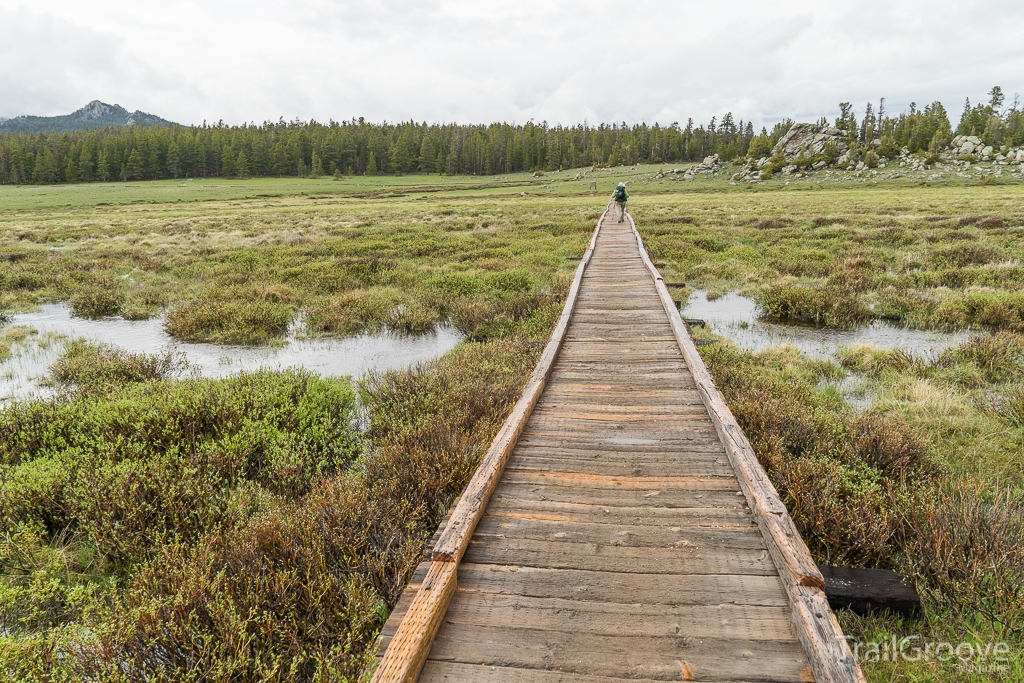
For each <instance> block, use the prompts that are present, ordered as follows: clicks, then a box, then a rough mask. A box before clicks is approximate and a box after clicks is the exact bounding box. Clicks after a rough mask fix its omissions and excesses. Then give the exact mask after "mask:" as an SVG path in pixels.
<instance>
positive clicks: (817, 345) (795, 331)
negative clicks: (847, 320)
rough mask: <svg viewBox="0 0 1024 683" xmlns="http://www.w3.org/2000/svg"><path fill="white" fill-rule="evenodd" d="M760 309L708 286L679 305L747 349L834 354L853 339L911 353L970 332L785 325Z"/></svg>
mask: <svg viewBox="0 0 1024 683" xmlns="http://www.w3.org/2000/svg"><path fill="white" fill-rule="evenodd" d="M758 313H759V310H758V306H757V304H756V303H754V302H753V301H752V300H751V299H748V298H746V297H744V296H740V295H739V294H726V295H725V296H722V297H719V298H717V299H714V300H713V301H708V298H707V294H706V292H703V291H699V290H698V291H695V292H694V293H693V294H692V295H691V296H690V299H689V301H688V302H687V304H686V307H685V308H684V309H683V315H684V316H685V317H687V318H700V319H701V320H704V321H705V322H707V324H708V327H709V328H710V330H711V331H712V332H714V333H715V334H719V335H721V336H723V337H726V338H727V339H729V340H730V341H732V342H733V343H734V344H736V346H738V347H739V348H741V349H743V350H745V351H761V350H763V349H767V348H771V347H773V346H782V345H784V344H792V345H793V346H795V347H797V348H798V349H799V350H800V351H801V352H802V353H804V354H806V355H808V356H811V357H812V358H821V359H832V358H834V357H835V355H836V351H838V350H839V349H840V348H842V347H844V346H853V345H855V344H869V345H871V346H877V347H880V348H886V349H903V350H905V351H907V352H910V353H914V354H928V353H940V352H942V351H945V350H946V349H948V348H950V347H952V346H956V345H958V344H961V343H963V342H964V341H966V340H967V338H968V337H970V336H971V333H970V332H930V331H926V330H911V329H907V328H904V327H897V326H895V325H891V324H889V323H887V322H884V321H880V320H876V321H874V322H872V323H871V324H870V325H865V326H863V327H859V328H857V329H854V330H834V329H829V328H824V327H813V326H810V325H784V324H780V323H773V322H768V321H764V320H760V319H759V317H758Z"/></svg>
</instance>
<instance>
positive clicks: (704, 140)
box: [0, 114, 788, 184]
mask: <svg viewBox="0 0 1024 683" xmlns="http://www.w3.org/2000/svg"><path fill="white" fill-rule="evenodd" d="M787 129H788V126H786V125H778V126H776V127H775V129H774V130H773V131H772V133H768V132H767V131H762V134H764V135H771V136H772V137H773V138H774V139H776V140H777V139H778V138H779V137H780V136H781V135H782V134H783V133H785V131H786V130H787ZM753 137H754V127H753V125H752V124H750V123H744V122H743V121H740V122H738V123H737V122H736V121H735V119H734V118H733V116H732V114H726V115H725V116H723V117H722V120H721V121H717V120H716V119H714V118H713V119H711V122H710V123H708V124H706V125H700V126H694V124H693V121H692V120H690V121H689V122H688V123H687V125H686V126H685V127H683V126H680V125H678V124H672V125H671V126H667V127H662V126H659V125H657V124H654V125H647V124H637V125H634V126H628V125H626V124H625V123H623V124H621V125H615V124H613V125H599V126H596V127H591V126H588V125H578V126H573V127H567V126H553V127H552V126H548V125H547V124H546V123H541V124H536V123H533V122H530V123H527V124H523V125H509V124H504V123H501V124H491V125H455V124H448V125H438V124H434V125H428V124H426V123H415V122H412V121H410V122H406V123H382V124H374V123H368V122H366V121H364V120H363V119H358V120H352V121H345V122H340V123H339V122H330V123H328V124H321V123H317V122H315V121H311V122H309V123H305V122H299V121H295V122H285V121H279V122H277V123H265V124H263V125H261V126H226V125H224V124H217V125H214V126H208V125H206V124H204V125H202V126H177V125H174V126H165V127H157V128H106V129H102V130H90V131H80V132H72V133H7V134H0V183H6V184H20V183H38V184H47V183H65V182H84V181H92V180H104V181H111V180H129V181H130V180H151V179H160V178H186V177H190V178H209V177H220V178H232V177H252V176H257V177H259V176H293V177H294V176H299V177H306V176H321V175H333V174H366V175H375V174H399V173H416V172H419V173H447V174H476V175H480V174H484V175H492V174H499V173H515V172H519V171H537V170H554V169H559V168H578V167H581V166H591V165H613V166H614V165H619V164H632V163H636V162H649V163H672V162H684V161H691V160H697V159H702V158H704V157H705V156H707V155H709V154H714V153H718V154H720V155H722V156H723V157H726V158H733V157H737V156H742V155H743V154H745V153H746V151H747V148H748V146H749V144H750V140H751V139H752V138H753Z"/></svg>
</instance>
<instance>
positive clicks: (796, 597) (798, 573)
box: [628, 216, 865, 683]
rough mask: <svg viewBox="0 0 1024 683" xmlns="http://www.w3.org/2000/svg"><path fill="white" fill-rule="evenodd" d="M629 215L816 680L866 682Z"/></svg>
mask: <svg viewBox="0 0 1024 683" xmlns="http://www.w3.org/2000/svg"><path fill="white" fill-rule="evenodd" d="M628 218H629V223H630V226H631V227H632V229H633V234H634V236H635V237H636V241H637V246H638V247H639V249H640V255H641V257H642V258H643V261H644V264H645V265H646V266H647V268H648V270H649V271H650V273H651V277H652V278H654V281H655V286H656V287H657V289H658V296H659V297H660V299H661V303H662V307H663V308H664V309H665V313H666V314H667V315H668V317H669V322H670V323H671V325H672V332H673V335H674V336H675V338H676V341H677V342H678V344H679V349H680V351H681V352H682V354H683V358H684V360H685V361H686V365H687V367H688V368H689V370H690V372H691V374H692V375H693V378H694V381H695V382H696V384H697V389H698V391H699V392H700V396H701V399H702V400H703V401H704V404H705V406H706V407H707V409H708V413H709V414H710V416H711V420H712V422H713V423H714V425H715V429H716V431H717V432H718V435H719V437H720V438H721V440H722V443H723V444H724V446H725V450H726V453H727V454H728V456H729V460H730V462H731V463H732V466H733V468H734V469H735V471H736V475H737V477H738V479H739V483H740V489H741V490H742V491H743V494H744V495H745V496H746V499H747V503H748V505H749V506H750V510H751V512H752V513H753V515H754V518H755V520H756V521H757V524H758V527H759V528H760V529H761V532H762V534H763V535H764V539H765V543H766V544H767V546H768V551H769V553H770V554H771V556H772V559H773V560H774V561H775V565H776V567H777V569H778V571H779V576H780V577H781V579H782V583H783V585H784V587H785V588H786V593H787V595H788V596H789V601H790V604H791V606H792V608H793V623H794V625H795V627H796V631H797V636H798V637H799V639H800V642H801V644H802V645H803V646H804V651H805V652H806V654H807V658H808V660H809V661H810V662H811V671H812V673H813V675H814V680H815V681H816V682H817V683H865V678H864V674H863V673H862V672H861V670H860V666H859V665H858V664H857V661H856V659H855V658H854V656H853V652H852V651H851V650H850V646H849V644H848V643H847V642H846V638H845V636H844V635H843V631H842V628H840V626H839V622H838V621H836V618H835V615H834V614H833V613H832V610H831V609H830V608H829V605H828V599H827V598H826V596H825V591H824V588H825V579H824V577H823V576H822V575H821V572H820V571H819V570H818V567H817V565H816V564H815V563H814V560H813V558H812V557H811V553H810V551H809V550H808V549H807V545H806V544H805V543H804V541H803V539H802V538H801V537H800V534H799V533H798V532H797V530H796V527H795V526H794V525H793V520H792V519H791V518H790V516H789V512H788V511H787V510H786V506H785V505H783V503H782V500H781V499H780V498H779V494H778V491H776V490H775V487H774V486H773V485H772V483H771V481H770V480H769V479H768V475H767V474H766V473H765V471H764V468H763V467H761V464H760V462H758V460H757V455H756V454H755V453H754V449H753V448H752V447H751V445H750V442H749V441H748V440H747V437H746V435H745V434H744V433H743V430H742V429H741V428H740V426H739V424H738V423H737V422H736V418H735V417H734V416H733V414H732V411H731V410H729V406H728V405H726V403H725V398H724V397H723V396H722V394H721V393H720V392H719V391H718V389H717V387H715V383H714V380H713V379H712V378H711V373H709V372H708V369H707V366H706V365H705V364H704V360H703V359H702V358H701V357H700V354H699V353H698V352H697V347H696V346H695V345H694V343H693V340H692V339H691V338H690V334H689V332H688V330H687V327H686V321H684V320H683V319H682V317H680V315H679V311H678V310H676V307H675V304H674V302H673V300H672V295H671V294H669V291H668V288H667V287H666V286H665V282H664V280H663V279H662V277H661V274H660V273H659V272H658V269H657V268H656V267H655V265H654V264H653V263H652V262H651V259H650V257H649V256H648V254H647V251H646V249H644V246H643V239H642V238H641V237H640V232H639V231H638V230H637V229H636V223H634V221H633V217H632V216H628Z"/></svg>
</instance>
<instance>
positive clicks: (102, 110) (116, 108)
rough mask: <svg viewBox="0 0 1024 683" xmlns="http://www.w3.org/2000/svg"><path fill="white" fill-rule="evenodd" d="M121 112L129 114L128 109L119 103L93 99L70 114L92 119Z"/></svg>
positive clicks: (83, 118) (86, 119)
mask: <svg viewBox="0 0 1024 683" xmlns="http://www.w3.org/2000/svg"><path fill="white" fill-rule="evenodd" d="M121 113H123V114H124V115H125V116H128V115H129V114H128V111H127V110H126V109H125V108H124V107H122V106H121V105H119V104H115V105H113V106H111V105H109V104H107V103H106V102H100V101H99V100H93V101H92V102H90V103H89V104H87V105H85V106H84V107H82V108H81V109H79V110H78V111H76V112H75V113H74V114H72V116H77V117H78V118H80V119H82V120H84V121H92V120H94V119H101V118H103V117H104V116H111V115H114V114H121ZM129 125H131V124H129Z"/></svg>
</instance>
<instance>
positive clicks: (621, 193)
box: [615, 185, 626, 202]
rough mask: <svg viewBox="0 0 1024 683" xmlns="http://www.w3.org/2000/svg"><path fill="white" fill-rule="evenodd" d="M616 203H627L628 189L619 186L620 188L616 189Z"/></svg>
mask: <svg viewBox="0 0 1024 683" xmlns="http://www.w3.org/2000/svg"><path fill="white" fill-rule="evenodd" d="M615 201H617V202H624V201H626V188H624V187H623V186H622V185H619V186H618V187H616V188H615Z"/></svg>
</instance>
